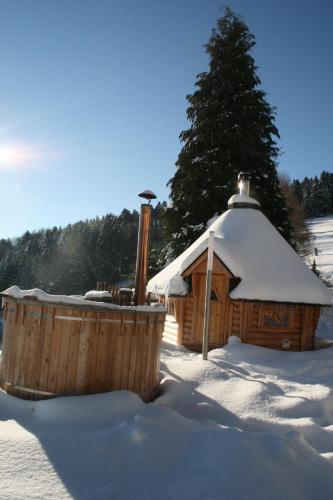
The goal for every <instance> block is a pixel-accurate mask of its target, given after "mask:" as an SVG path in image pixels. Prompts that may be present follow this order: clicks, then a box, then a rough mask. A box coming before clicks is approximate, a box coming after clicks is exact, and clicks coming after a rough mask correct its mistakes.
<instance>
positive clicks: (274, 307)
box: [168, 295, 320, 351]
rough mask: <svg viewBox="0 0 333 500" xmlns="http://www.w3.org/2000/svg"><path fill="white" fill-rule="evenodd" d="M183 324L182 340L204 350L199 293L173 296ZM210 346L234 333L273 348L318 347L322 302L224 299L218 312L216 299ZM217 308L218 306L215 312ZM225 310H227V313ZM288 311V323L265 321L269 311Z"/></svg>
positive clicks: (285, 312)
mask: <svg viewBox="0 0 333 500" xmlns="http://www.w3.org/2000/svg"><path fill="white" fill-rule="evenodd" d="M168 300H170V301H171V300H172V301H173V302H174V304H175V310H176V320H177V322H178V325H179V337H178V343H179V344H181V345H184V346H186V347H188V348H189V349H193V350H196V351H200V349H201V341H202V339H201V335H202V332H201V329H200V328H198V325H199V326H200V324H201V323H200V321H198V315H199V314H200V311H199V309H198V300H197V298H196V297H195V295H188V296H187V297H178V298H177V297H172V298H169V299H168ZM212 303H213V307H212V311H213V314H211V324H210V335H209V348H210V349H214V348H215V347H217V346H223V345H225V344H226V343H227V341H228V338H229V337H230V336H231V335H236V336H238V337H240V338H241V340H242V341H243V342H246V343H249V344H255V345H258V346H262V347H269V348H271V349H279V350H290V351H303V350H310V349H313V348H314V343H315V331H316V328H317V323H318V320H319V316H320V306H311V305H296V304H295V305H293V304H276V303H263V302H262V303H251V302H241V301H231V300H230V299H228V298H227V297H226V298H225V299H224V304H223V309H222V308H221V316H220V317H219V316H218V315H217V312H218V310H217V309H218V307H219V302H218V301H216V302H215V303H214V302H213V301H212ZM214 308H215V309H216V310H215V312H214ZM223 311H224V313H223ZM275 313H276V314H277V315H278V316H279V314H286V315H287V316H286V321H287V322H288V323H287V326H283V325H282V326H281V325H280V326H279V325H276V324H274V326H273V325H265V320H264V316H265V314H271V315H274V314H275Z"/></svg>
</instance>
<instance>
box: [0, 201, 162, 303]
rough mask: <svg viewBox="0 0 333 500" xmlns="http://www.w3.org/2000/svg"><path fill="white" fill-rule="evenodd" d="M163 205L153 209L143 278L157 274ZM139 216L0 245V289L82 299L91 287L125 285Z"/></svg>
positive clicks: (31, 235) (101, 220)
mask: <svg viewBox="0 0 333 500" xmlns="http://www.w3.org/2000/svg"><path fill="white" fill-rule="evenodd" d="M165 208H166V204H165V203H159V204H157V206H156V207H155V208H153V213H152V227H151V250H150V262H149V272H150V275H153V274H155V273H156V271H157V266H158V264H157V262H158V258H159V255H160V252H161V248H162V245H163V242H162V214H163V212H164V210H165ZM138 222H139V214H138V212H137V211H135V210H134V211H133V212H130V211H129V210H126V209H125V210H123V211H122V212H121V214H120V215H119V216H116V215H112V214H108V215H106V216H105V217H102V218H96V219H91V220H86V221H81V222H77V223H76V224H69V225H68V226H66V227H64V228H61V227H54V228H52V229H43V230H40V231H35V232H29V231H27V232H26V233H24V234H23V236H21V237H20V238H16V239H14V240H10V239H2V240H0V289H1V290H5V289H6V288H8V287H9V286H11V285H14V284H15V285H18V286H19V287H20V288H22V289H28V288H42V289H43V290H45V291H46V292H48V293H55V294H82V293H85V292H86V291H88V290H91V289H95V288H96V283H97V281H107V282H110V283H113V284H117V283H123V284H125V285H126V284H131V283H132V282H133V279H134V275H135V263H136V250H137V237H138Z"/></svg>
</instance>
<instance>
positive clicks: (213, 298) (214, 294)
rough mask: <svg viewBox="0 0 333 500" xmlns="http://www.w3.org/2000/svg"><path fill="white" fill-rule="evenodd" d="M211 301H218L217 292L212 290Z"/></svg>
mask: <svg viewBox="0 0 333 500" xmlns="http://www.w3.org/2000/svg"><path fill="white" fill-rule="evenodd" d="M210 300H218V298H217V295H216V293H215V290H212V291H211V293H210Z"/></svg>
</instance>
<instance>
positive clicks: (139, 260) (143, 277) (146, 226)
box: [134, 203, 151, 306]
mask: <svg viewBox="0 0 333 500" xmlns="http://www.w3.org/2000/svg"><path fill="white" fill-rule="evenodd" d="M150 221H151V205H148V204H146V203H143V204H142V205H141V212H140V223H139V234H138V248H137V254H136V274H135V294H134V305H136V306H141V305H143V304H144V303H145V298H146V283H147V270H148V250H149V236H150Z"/></svg>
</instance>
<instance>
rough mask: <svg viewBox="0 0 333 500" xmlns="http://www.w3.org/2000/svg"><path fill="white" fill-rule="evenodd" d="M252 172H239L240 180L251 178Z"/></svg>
mask: <svg viewBox="0 0 333 500" xmlns="http://www.w3.org/2000/svg"><path fill="white" fill-rule="evenodd" d="M251 176H252V173H251V172H239V174H238V180H239V181H241V180H247V181H249V180H250V179H251Z"/></svg>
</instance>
